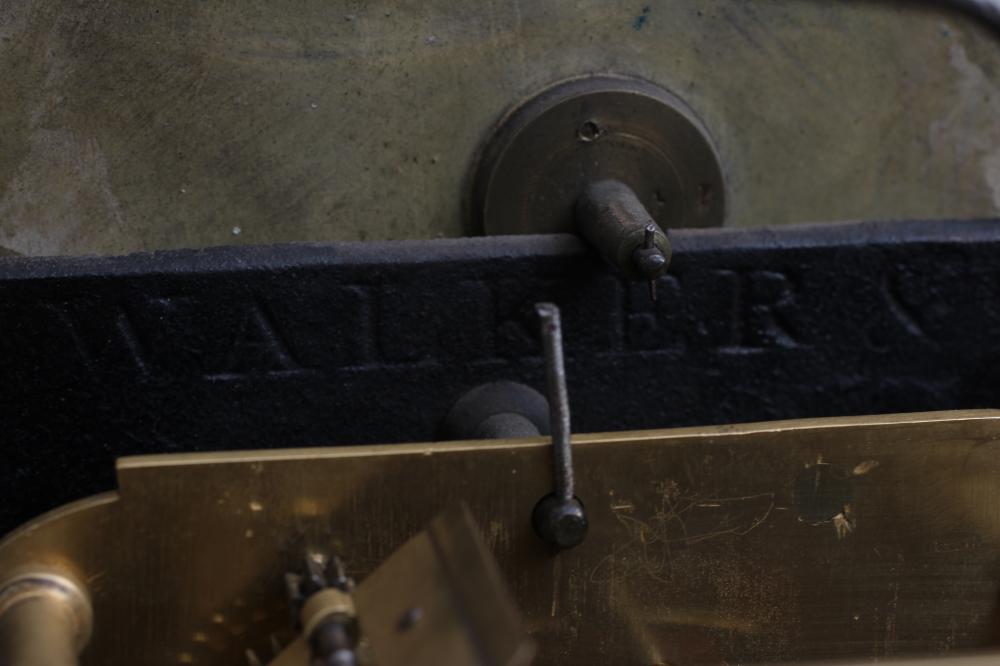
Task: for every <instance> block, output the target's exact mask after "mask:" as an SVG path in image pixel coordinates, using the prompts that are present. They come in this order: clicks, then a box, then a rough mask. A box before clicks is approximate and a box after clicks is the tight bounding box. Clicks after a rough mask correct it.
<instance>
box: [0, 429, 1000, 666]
mask: <svg viewBox="0 0 1000 666" xmlns="http://www.w3.org/2000/svg"><path fill="white" fill-rule="evenodd" d="M998 449H1000V412H996V411H979V412H951V413H932V414H920V415H902V416H882V417H871V418H847V419H828V420H810V421H792V422H784V423H766V424H756V425H741V426H729V427H712V428H692V429H681V430H667V431H650V432H634V433H619V434H611V435H586V436H578V437H576V438H574V459H575V461H576V468H577V469H576V473H577V483H578V485H577V494H578V495H579V496H580V497H581V499H582V500H583V501H584V502H585V504H586V506H587V510H588V512H589V516H590V521H591V527H590V534H589V536H588V539H587V541H586V542H585V543H584V544H583V545H582V546H580V547H578V548H576V549H574V550H572V551H569V552H566V553H563V554H562V555H559V556H557V557H553V556H552V555H551V553H549V552H548V551H546V550H545V548H544V547H543V546H542V544H541V543H540V542H539V541H538V539H537V538H536V537H535V535H534V534H533V533H532V530H531V526H530V522H529V517H530V515H531V509H532V507H533V505H534V503H535V502H536V501H537V500H538V498H539V497H541V496H542V495H543V494H544V493H546V492H548V490H549V484H550V482H551V481H550V477H551V474H550V455H551V452H550V450H549V447H548V446H547V442H546V441H545V440H541V439H539V440H519V441H507V442H465V443H448V444H433V445H400V446H388V447H377V446H370V447H357V448H338V449H299V450H275V451H256V452H247V453H225V454H193V455H179V456H150V457H142V458H131V459H124V460H122V461H121V462H120V464H119V467H118V478H119V492H118V494H117V495H107V496H102V497H98V498H94V499H91V500H87V501H85V502H81V503H78V504H76V505H73V506H70V507H67V508H64V509H62V510H60V511H57V512H54V513H52V514H49V515H48V516H45V517H43V518H41V519H39V520H38V521H36V522H35V523H33V524H31V525H28V526H26V527H25V528H23V529H21V530H20V531H18V532H15V533H13V534H11V535H10V536H9V537H8V538H7V539H6V540H5V541H4V542H3V543H0V571H4V572H6V571H11V570H14V569H16V568H17V567H19V566H22V565H26V564H43V565H48V566H54V567H57V568H59V567H61V568H62V569H64V570H67V571H68V572H69V573H71V574H75V575H76V576H77V577H78V578H79V579H80V580H83V581H85V582H86V584H87V585H88V586H89V587H90V592H91V595H92V599H93V604H94V635H93V640H92V643H91V646H90V648H89V649H88V650H87V651H86V653H85V655H84V664H101V665H114V664H126V663H133V662H134V661H135V658H136V656H137V655H142V657H143V658H142V662H143V663H145V664H177V663H194V664H237V663H240V662H241V660H242V659H243V654H244V650H245V649H246V648H253V649H255V650H257V651H258V654H265V653H267V649H266V646H267V644H268V643H269V642H270V640H271V635H272V634H273V635H274V636H275V637H276V638H278V639H279V640H280V641H287V640H289V639H290V635H289V634H288V631H287V626H288V623H289V614H288V609H287V606H286V602H285V599H284V590H283V584H282V573H283V572H284V571H285V570H286V569H287V568H289V567H292V566H293V565H294V564H295V563H296V562H298V561H299V559H300V555H299V554H300V553H301V552H302V548H304V547H306V546H310V547H317V548H325V549H333V550H335V551H336V552H338V553H339V554H341V555H342V556H343V557H344V558H345V560H346V562H347V564H348V566H349V569H350V571H351V573H352V574H353V575H355V576H356V577H357V578H358V579H359V580H362V579H363V578H364V577H365V576H366V575H367V574H368V573H370V572H371V571H373V570H374V569H375V568H376V566H377V565H378V564H379V563H381V562H382V561H383V560H385V559H386V558H387V557H388V556H389V555H390V554H391V553H392V552H393V551H394V550H395V549H397V548H398V547H399V546H401V545H402V544H403V543H404V542H406V541H407V540H408V539H409V538H410V537H411V536H412V535H414V534H416V533H417V532H419V531H421V530H422V529H423V528H424V527H425V526H426V525H427V524H429V523H430V522H431V520H432V519H433V518H434V516H435V515H437V514H438V513H439V512H440V511H441V510H443V509H445V508H447V507H448V506H451V505H453V504H455V503H457V502H460V501H463V500H464V501H466V502H467V503H468V504H469V506H470V508H471V511H472V514H473V516H474V517H475V519H476V520H477V522H478V523H479V524H480V526H481V527H482V529H483V531H484V536H485V538H486V542H487V544H488V545H489V546H490V548H491V549H492V550H493V552H494V553H495V554H496V556H497V559H498V561H499V563H500V567H501V570H502V571H503V572H504V574H505V576H506V579H507V582H508V584H509V586H510V588H511V590H512V592H513V596H514V598H515V600H516V602H517V604H518V605H519V607H520V609H521V611H522V612H523V614H524V616H525V619H526V622H527V625H528V628H529V630H530V632H531V633H532V635H533V637H534V638H535V639H536V642H537V643H538V646H539V650H540V653H539V657H538V660H537V661H536V663H537V664H574V665H578V664H609V663H614V664H647V665H652V664H672V665H673V666H680V665H683V664H725V663H728V664H734V663H740V664H748V663H760V662H774V661H785V660H792V659H817V658H828V657H838V658H853V659H863V658H871V657H876V656H877V657H881V656H888V655H896V654H900V655H904V654H921V653H926V654H943V653H947V652H949V651H951V650H957V649H962V648H974V647H981V646H985V645H987V644H989V643H991V642H992V641H993V639H994V637H995V631H996V626H997V617H996V616H995V609H996V604H997V599H998V590H1000V576H998V574H1000V549H998V538H1000V512H998V511H997V509H996V507H997V506H998V492H1000V484H998V483H997V481H998V478H1000V455H998V453H1000V450H998ZM817 479H819V483H818V484H817V483H816V480H817ZM810 489H813V490H812V491H811V490H810ZM815 489H819V490H818V492H817V491H816V490H815ZM835 510H836V511H837V515H838V516H839V518H838V519H837V520H835V519H834V515H829V514H831V513H832V512H833V511H835ZM803 517H805V518H806V519H802V518H803Z"/></svg>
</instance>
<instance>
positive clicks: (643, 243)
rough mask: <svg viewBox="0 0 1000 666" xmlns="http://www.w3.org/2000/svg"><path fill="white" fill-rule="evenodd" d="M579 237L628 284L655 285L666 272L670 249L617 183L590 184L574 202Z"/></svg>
mask: <svg viewBox="0 0 1000 666" xmlns="http://www.w3.org/2000/svg"><path fill="white" fill-rule="evenodd" d="M576 225H577V229H578V230H579V232H580V234H582V235H583V237H584V238H585V239H586V240H587V242H589V243H590V244H591V245H593V246H594V247H595V248H596V249H597V251H598V252H600V253H601V256H602V257H604V259H605V261H607V262H608V263H609V264H611V265H612V266H615V267H616V268H617V269H618V270H619V271H621V272H622V274H623V275H625V276H626V277H627V278H629V279H631V280H648V281H649V282H650V283H654V284H651V286H650V295H651V296H653V297H654V299H655V294H656V292H655V281H656V280H657V279H658V278H659V277H661V276H662V275H663V274H664V273H666V272H667V268H668V267H669V266H670V256H671V253H672V249H671V247H670V241H669V240H668V239H667V235H666V234H665V233H664V232H663V230H662V229H660V227H659V226H657V224H656V222H654V221H653V218H652V216H651V215H650V214H649V212H648V211H647V210H646V208H645V206H643V205H642V202H641V201H639V197H637V196H636V194H635V192H633V191H632V189H631V188H630V187H629V186H628V185H626V184H624V183H622V182H619V181H617V180H602V181H598V182H596V183H591V184H590V185H588V186H587V188H586V189H585V190H584V191H583V194H581V195H580V198H579V199H578V200H577V202H576Z"/></svg>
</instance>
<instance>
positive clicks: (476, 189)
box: [469, 76, 725, 234]
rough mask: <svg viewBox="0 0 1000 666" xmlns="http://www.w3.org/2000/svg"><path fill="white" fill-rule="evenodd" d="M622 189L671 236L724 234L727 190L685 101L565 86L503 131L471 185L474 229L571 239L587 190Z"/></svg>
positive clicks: (622, 89) (624, 86) (526, 108)
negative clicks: (718, 230) (598, 186)
mask: <svg viewBox="0 0 1000 666" xmlns="http://www.w3.org/2000/svg"><path fill="white" fill-rule="evenodd" d="M605 179H615V180H620V181H622V182H623V183H625V184H626V185H628V186H629V187H631V188H632V189H633V190H634V191H635V193H636V194H637V195H638V197H639V200H640V201H641V202H642V203H643V205H644V206H645V207H646V209H647V210H648V211H649V213H650V214H651V215H652V217H653V219H654V220H656V222H657V224H659V225H660V226H661V227H662V228H676V227H711V226H720V225H722V223H723V219H724V217H725V186H724V181H723V175H722V168H721V166H720V164H719V158H718V155H717V154H716V152H715V148H714V147H713V145H712V141H711V138H710V136H709V134H708V131H707V130H706V129H705V127H704V125H702V123H701V121H699V120H698V118H697V117H696V116H695V115H694V113H693V112H692V111H691V110H690V109H689V108H688V107H687V105H685V104H684V102H683V101H681V100H680V99H679V98H677V97H676V96H674V95H672V94H671V93H669V92H667V91H665V90H663V89H661V88H658V87H656V86H654V85H652V84H650V83H647V82H645V81H638V80H635V79H627V78H617V77H604V76H602V77H590V78H585V79H576V80H573V81H569V82H566V83H562V84H559V85H557V86H555V87H553V88H550V89H548V90H546V91H545V92H543V93H541V94H540V95H538V96H537V97H535V98H533V99H531V100H530V101H528V102H527V103H526V104H524V105H523V106H521V107H519V108H518V109H516V110H514V111H513V112H511V113H510V114H508V116H507V117H506V118H504V120H503V121H502V122H501V124H500V127H499V129H498V130H497V132H496V134H495V135H494V137H493V139H492V140H491V141H490V143H489V144H488V145H487V146H486V148H485V150H484V151H483V153H482V156H481V158H480V160H479V161H478V163H477V165H476V167H475V171H474V173H473V177H472V191H471V195H470V197H469V203H470V218H471V225H472V230H473V231H474V232H477V233H486V234H539V233H558V232H571V231H573V229H574V222H573V206H574V203H575V202H576V200H577V198H578V197H579V196H580V193H581V192H582V191H583V189H584V188H585V187H586V185H587V184H588V183H591V182H595V181H598V180H605Z"/></svg>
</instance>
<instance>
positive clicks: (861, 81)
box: [0, 0, 1000, 255]
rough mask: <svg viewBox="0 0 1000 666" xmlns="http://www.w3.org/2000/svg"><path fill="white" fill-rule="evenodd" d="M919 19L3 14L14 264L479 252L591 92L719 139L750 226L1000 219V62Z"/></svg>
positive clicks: (882, 13) (883, 7)
mask: <svg viewBox="0 0 1000 666" xmlns="http://www.w3.org/2000/svg"><path fill="white" fill-rule="evenodd" d="M924 5H925V3H919V2H914V1H911V0H901V1H898V2H890V1H889V0H864V1H858V2H846V1H841V2H837V1H831V0H759V1H756V2H747V1H746V0H574V1H573V2H567V1H566V0H529V1H525V0H490V1H488V2H474V3H473V2H463V1H461V0H424V1H422V2H398V1H397V0H371V1H367V2H359V1H358V0H333V1H331V0H302V1H300V2H296V3H294V4H287V3H281V2H274V1H273V0H239V1H235V0H215V1H213V2H200V1H197V0H169V1H165V0H129V1H128V2H68V1H67V0H7V1H6V2H0V72H3V83H4V85H3V87H2V88H0V254H2V253H4V252H17V253H22V254H29V255H52V254H87V253H101V254H108V253H122V252H128V251H135V250H154V249H166V248H178V247H200V246H206V245H220V244H238V243H254V244H261V243H272V242H281V241H327V240H365V239H373V240H374V239H401V238H432V237H436V236H439V235H443V236H459V235H462V234H463V233H466V232H467V229H466V228H465V226H464V223H463V216H462V214H461V198H462V193H463V190H464V184H465V178H466V175H467V173H468V170H469V167H470V165H471V164H472V160H473V156H474V154H475V151H476V150H477V148H478V147H479V145H480V144H481V142H482V141H483V140H484V139H485V138H486V137H487V136H488V135H489V133H490V129H491V128H492V126H493V124H494V123H495V122H496V120H497V119H498V118H499V117H500V116H501V115H502V114H503V112H504V111H505V110H507V109H508V108H510V107H511V106H512V105H514V104H516V103H517V102H519V101H521V100H524V99H526V98H528V97H530V96H531V95H533V94H535V93H537V92H538V91H540V90H541V89H543V88H546V87H548V86H549V85H551V84H553V83H555V82H557V81H561V80H564V79H566V78H570V77H574V76H579V75H581V74H586V73H590V72H605V73H617V74H624V75H632V76H638V77H641V78H645V79H648V80H650V81H652V82H654V83H656V84H658V85H660V86H662V87H664V88H666V89H668V90H670V91H672V92H673V93H675V94H677V95H678V96H680V97H681V98H683V99H684V100H685V101H686V102H687V104H688V105H690V106H691V107H692V109H693V110H694V111H695V112H696V113H697V114H698V116H699V117H700V118H701V119H702V120H703V121H704V123H705V125H706V126H707V127H708V129H709V131H710V132H711V133H712V135H713V138H714V140H715V143H716V145H717V147H718V150H719V153H720V155H721V157H722V162H723V165H724V168H725V172H726V175H727V186H728V190H729V191H728V195H729V196H728V198H727V205H728V208H729V218H728V221H727V223H728V224H730V225H736V226H745V225H761V224H781V223H788V222H814V221H831V220H842V219H874V218H940V217H950V216H955V217H974V216H995V215H997V214H998V212H1000V124H998V123H997V122H996V118H997V117H998V116H1000V49H998V48H997V45H996V41H995V39H994V38H993V37H991V36H990V34H989V33H988V32H987V31H986V30H985V29H984V28H982V27H981V26H980V25H978V24H976V23H974V22H973V21H971V20H969V19H968V18H967V17H965V16H963V15H960V14H955V13H949V12H944V11H936V10H929V9H927V8H926V7H925V6H924Z"/></svg>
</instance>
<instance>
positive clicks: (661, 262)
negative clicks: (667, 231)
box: [632, 224, 668, 303]
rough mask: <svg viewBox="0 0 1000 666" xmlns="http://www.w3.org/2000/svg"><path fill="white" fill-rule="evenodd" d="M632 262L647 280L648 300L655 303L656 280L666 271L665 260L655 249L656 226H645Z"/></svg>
mask: <svg viewBox="0 0 1000 666" xmlns="http://www.w3.org/2000/svg"><path fill="white" fill-rule="evenodd" d="M632 260H633V262H634V265H635V268H636V270H638V271H639V274H640V275H642V276H643V277H645V278H646V279H647V280H649V298H650V300H651V301H653V302H654V303H655V302H656V279H657V278H658V277H660V276H661V275H663V273H664V272H665V271H666V270H667V263H668V262H667V258H666V257H665V256H663V253H662V252H661V251H660V248H658V247H656V225H654V224H647V225H646V229H645V232H644V234H643V239H642V245H641V246H639V247H637V248H636V249H635V254H634V256H633V259H632Z"/></svg>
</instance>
